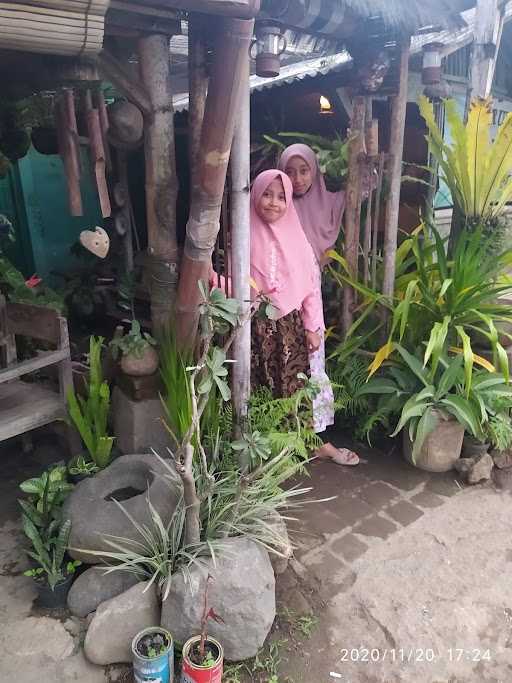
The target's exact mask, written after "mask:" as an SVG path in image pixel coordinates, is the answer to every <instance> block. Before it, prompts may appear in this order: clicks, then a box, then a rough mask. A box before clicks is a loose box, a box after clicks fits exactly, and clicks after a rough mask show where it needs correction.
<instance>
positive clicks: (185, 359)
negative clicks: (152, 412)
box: [158, 325, 193, 443]
mask: <svg viewBox="0 0 512 683" xmlns="http://www.w3.org/2000/svg"><path fill="white" fill-rule="evenodd" d="M158 341H159V347H160V375H161V377H162V381H163V384H164V387H165V391H164V394H163V395H162V396H161V397H160V400H161V401H162V405H163V407H164V411H165V416H166V424H167V428H168V430H169V432H170V433H171V434H172V436H173V439H174V442H175V443H180V442H181V441H182V440H183V437H184V436H185V434H186V433H187V430H188V428H189V427H190V424H191V423H192V398H191V396H190V388H189V374H188V371H187V368H188V367H190V365H192V362H193V356H192V353H191V352H190V351H182V350H181V349H179V348H178V344H177V340H176V333H175V330H174V327H172V326H171V325H169V326H167V329H166V330H165V332H164V333H163V335H162V336H161V337H160V338H159V340H158Z"/></svg>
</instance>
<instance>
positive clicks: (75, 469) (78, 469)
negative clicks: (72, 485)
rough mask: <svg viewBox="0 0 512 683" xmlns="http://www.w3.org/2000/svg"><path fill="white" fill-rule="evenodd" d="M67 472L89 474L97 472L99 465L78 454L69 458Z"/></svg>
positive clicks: (75, 474)
mask: <svg viewBox="0 0 512 683" xmlns="http://www.w3.org/2000/svg"><path fill="white" fill-rule="evenodd" d="M68 472H69V474H72V475H74V476H77V475H80V474H85V475H87V476H91V475H93V474H96V472H99V467H98V466H97V465H96V464H95V463H94V462H91V461H90V460H87V459H86V458H85V457H84V456H83V455H78V456H76V457H75V458H72V459H71V460H70V462H69V464H68Z"/></svg>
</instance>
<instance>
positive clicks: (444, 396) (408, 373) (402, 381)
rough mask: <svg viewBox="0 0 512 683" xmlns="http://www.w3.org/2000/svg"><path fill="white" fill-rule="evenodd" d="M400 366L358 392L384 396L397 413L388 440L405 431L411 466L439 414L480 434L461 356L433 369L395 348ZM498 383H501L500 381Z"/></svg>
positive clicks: (478, 415)
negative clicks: (468, 395) (449, 417)
mask: <svg viewBox="0 0 512 683" xmlns="http://www.w3.org/2000/svg"><path fill="white" fill-rule="evenodd" d="M395 349H396V351H397V352H398V353H399V355H400V357H401V360H402V362H401V363H400V364H399V365H397V366H395V367H394V369H393V370H390V372H389V374H388V375H387V376H381V377H375V378H373V379H371V380H369V382H368V383H367V384H366V385H365V386H364V387H362V388H361V389H360V390H359V395H365V394H383V395H385V396H386V400H387V401H388V404H389V406H390V408H389V410H390V411H392V410H393V411H396V412H398V411H399V412H400V417H399V420H398V424H397V425H396V428H395V430H394V432H393V433H392V434H391V436H396V435H397V434H398V433H399V432H400V431H401V430H402V429H405V428H407V429H408V434H409V438H410V440H411V442H412V443H413V451H412V458H413V462H415V461H416V457H417V455H418V453H419V451H420V450H421V448H422V446H423V443H424V441H425V439H426V437H427V436H428V435H429V434H430V433H431V432H432V431H433V430H434V429H435V427H436V425H437V423H438V420H439V414H440V413H441V414H444V415H451V416H453V417H454V418H455V419H456V420H457V421H458V422H460V423H461V424H462V425H464V427H465V428H466V429H467V430H468V432H469V433H470V434H472V435H473V436H477V435H478V434H480V433H481V429H482V427H481V416H480V414H479V411H478V408H477V406H476V405H475V404H474V402H472V401H471V400H470V399H469V398H468V397H467V395H466V387H465V375H464V371H463V359H462V357H461V356H455V357H451V358H445V357H443V358H440V359H439V361H440V362H439V363H438V364H437V365H436V366H435V367H434V365H433V364H432V365H431V366H430V367H424V366H423V365H422V364H421V362H420V361H419V360H418V358H416V357H415V356H413V355H412V354H410V353H409V352H408V351H407V350H406V349H405V348H403V347H402V346H400V345H399V344H396V345H395ZM500 381H504V380H503V379H501V380H500Z"/></svg>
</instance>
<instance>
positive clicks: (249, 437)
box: [231, 431, 272, 468]
mask: <svg viewBox="0 0 512 683" xmlns="http://www.w3.org/2000/svg"><path fill="white" fill-rule="evenodd" d="M231 448H232V449H233V450H234V451H237V452H238V453H239V455H240V457H242V458H243V459H244V462H248V463H250V465H251V468H254V467H256V466H257V465H259V464H261V463H262V462H264V461H266V460H268V459H269V458H270V456H271V455H272V448H271V446H270V442H269V439H268V438H267V437H266V436H265V435H264V434H260V432H258V431H255V432H252V433H244V434H242V438H241V439H238V440H236V441H232V442H231Z"/></svg>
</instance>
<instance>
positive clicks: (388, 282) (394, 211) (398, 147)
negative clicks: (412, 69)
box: [382, 38, 411, 297]
mask: <svg viewBox="0 0 512 683" xmlns="http://www.w3.org/2000/svg"><path fill="white" fill-rule="evenodd" d="M410 44H411V40H410V38H407V40H405V41H404V42H403V44H402V46H401V54H400V80H399V86H398V93H397V94H396V95H395V96H394V97H393V100H392V103H391V132H390V140H389V149H390V152H391V154H392V157H391V164H390V169H389V196H388V201H387V205H386V224H385V230H384V282H383V286H382V293H383V294H384V295H385V296H388V297H392V296H393V292H394V286H395V259H396V248H397V240H398V211H399V208H400V185H401V181H402V156H403V151H404V129H405V114H406V109H407V84H408V77H409V52H410Z"/></svg>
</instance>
